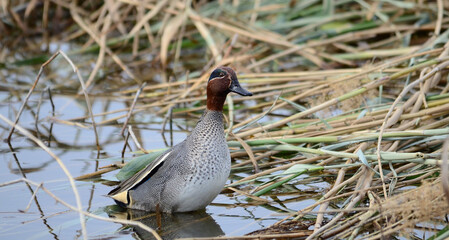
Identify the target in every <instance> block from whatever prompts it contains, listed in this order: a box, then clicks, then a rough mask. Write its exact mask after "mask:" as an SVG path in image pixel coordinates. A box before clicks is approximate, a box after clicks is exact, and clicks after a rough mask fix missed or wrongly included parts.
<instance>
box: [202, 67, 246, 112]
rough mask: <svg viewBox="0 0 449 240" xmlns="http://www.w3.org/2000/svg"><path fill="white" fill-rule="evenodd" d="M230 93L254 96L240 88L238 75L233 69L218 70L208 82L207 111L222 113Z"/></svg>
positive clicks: (221, 68)
mask: <svg viewBox="0 0 449 240" xmlns="http://www.w3.org/2000/svg"><path fill="white" fill-rule="evenodd" d="M230 92H235V93H237V94H239V95H242V96H252V95H253V94H252V93H251V92H249V91H248V90H246V89H244V88H242V87H241V86H240V83H239V81H238V79H237V75H236V74H235V72H234V70H232V68H230V67H224V66H221V67H218V68H216V69H215V70H214V71H213V72H212V73H211V75H210V77H209V81H208V82H207V109H209V110H215V111H222V110H223V104H224V101H225V100H226V95H228V93H230Z"/></svg>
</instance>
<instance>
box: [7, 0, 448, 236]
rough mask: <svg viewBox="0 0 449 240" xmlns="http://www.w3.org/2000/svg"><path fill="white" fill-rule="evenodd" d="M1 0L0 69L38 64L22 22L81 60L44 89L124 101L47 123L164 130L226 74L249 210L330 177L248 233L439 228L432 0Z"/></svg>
mask: <svg viewBox="0 0 449 240" xmlns="http://www.w3.org/2000/svg"><path fill="white" fill-rule="evenodd" d="M6 9H7V11H5V12H4V13H3V14H2V18H6V19H9V20H10V22H8V24H5V21H4V22H3V23H2V25H0V30H1V32H6V33H7V34H6V35H4V37H3V41H4V43H5V45H8V46H11V45H12V44H22V45H25V46H26V47H27V49H28V51H29V52H31V53H33V54H34V55H33V59H30V58H28V59H27V58H25V57H29V56H30V55H24V56H25V57H24V59H18V60H17V59H16V60H15V61H9V59H11V56H10V53H9V52H8V51H6V50H3V51H2V56H3V59H0V60H1V61H2V62H3V63H4V64H3V67H4V68H13V67H14V66H18V65H20V64H32V63H33V64H34V63H35V62H36V61H37V62H39V59H46V58H48V57H47V56H46V55H45V54H42V52H41V48H40V47H36V45H35V44H33V41H32V40H26V39H27V38H25V40H24V39H20V38H17V37H15V36H20V35H21V34H24V32H33V33H34V34H36V35H38V36H39V37H41V38H40V39H39V41H42V42H43V43H51V42H52V41H56V40H57V41H58V42H62V43H71V44H72V43H73V44H75V43H76V44H78V45H75V46H77V47H71V48H70V51H68V52H67V55H68V56H70V57H72V58H77V57H78V56H84V57H85V56H91V58H92V56H94V60H90V61H88V63H87V64H83V63H79V69H80V71H81V72H82V73H83V74H84V75H86V76H85V78H86V79H87V81H86V84H85V86H83V87H81V85H77V84H72V85H71V87H67V86H64V84H62V83H61V82H60V81H58V79H56V78H55V77H52V76H51V75H50V76H49V77H48V78H49V79H52V80H53V81H54V83H55V84H54V86H55V87H54V88H53V90H52V91H54V92H58V93H59V94H72V95H75V96H81V93H83V90H86V91H85V92H86V93H88V95H89V97H90V98H91V99H95V98H115V99H120V100H121V101H125V102H127V103H129V105H130V107H129V108H123V109H119V110H114V111H105V112H101V113H98V112H97V113H92V115H91V114H89V115H86V116H85V117H81V118H76V119H75V118H74V119H58V118H57V117H53V121H55V122H56V123H58V124H73V125H76V124H79V125H82V126H92V129H94V127H95V125H93V124H92V123H93V121H92V120H93V119H95V118H98V117H100V116H101V117H102V119H103V120H102V121H96V122H95V123H96V125H97V126H98V125H106V124H109V125H117V126H119V127H121V128H122V129H123V131H124V132H126V131H125V130H126V129H128V128H127V125H134V124H138V123H139V122H136V121H133V117H135V116H137V115H140V114H148V113H151V114H156V115H158V116H160V117H161V118H165V119H166V121H164V122H167V121H168V120H170V122H171V123H173V122H174V123H175V124H176V120H177V119H178V118H179V119H181V118H184V117H185V116H189V117H191V118H193V119H197V118H198V117H199V116H200V114H201V111H202V110H204V101H205V87H204V86H205V82H206V80H207V77H208V74H209V73H210V72H211V70H212V69H214V68H215V67H216V66H219V65H231V66H232V67H233V68H235V69H236V70H237V72H238V78H239V80H240V82H241V83H243V85H245V87H247V88H248V89H249V90H250V91H252V92H253V93H254V95H253V96H252V97H249V98H240V97H235V96H231V97H229V98H228V101H227V106H226V108H225V115H226V116H227V118H226V120H227V122H226V128H227V129H226V132H227V133H228V144H229V146H230V149H231V153H232V157H233V173H234V175H233V176H234V178H236V179H233V181H232V182H231V183H230V184H229V185H228V186H227V190H226V191H231V192H234V193H235V194H236V195H240V194H243V195H245V196H247V197H248V204H252V205H259V204H260V205H262V204H271V203H274V202H276V201H279V199H277V197H276V196H277V195H279V194H286V195H288V196H289V198H290V200H288V199H287V200H285V201H286V202H288V201H295V199H296V198H297V197H298V196H301V194H303V193H302V192H301V191H299V190H295V189H294V188H289V187H288V186H289V185H295V184H298V183H300V181H307V178H316V177H318V178H320V176H321V175H325V176H326V181H328V182H329V183H330V186H331V187H329V188H325V189H322V190H321V191H320V192H317V193H316V194H314V196H313V197H312V198H313V199H315V200H316V201H315V202H314V203H313V204H312V205H310V206H308V207H305V208H303V209H286V208H284V209H280V210H279V213H278V214H282V215H285V219H283V220H282V221H280V222H278V223H276V224H275V225H273V226H272V227H270V228H267V229H265V230H261V231H258V232H256V233H253V234H255V235H256V236H257V237H259V238H264V237H263V236H266V237H267V238H276V237H279V238H289V237H292V238H293V237H296V238H304V239H317V238H324V239H327V238H333V239H343V238H347V239H355V238H370V239H381V238H384V237H389V236H394V237H406V238H411V237H414V238H426V237H425V236H424V237H423V236H422V234H423V232H431V233H432V234H431V235H434V239H444V238H445V237H447V236H448V235H449V231H448V228H447V227H445V228H444V227H441V226H444V225H447V214H448V213H449V210H448V209H449V206H448V203H449V186H448V185H449V184H448V183H447V182H448V181H449V175H448V173H447V168H448V164H447V152H448V144H447V142H449V93H448V90H449V84H448V82H449V81H448V79H449V76H448V73H449V68H448V65H449V41H448V40H449V14H448V11H449V4H448V2H447V1H443V0H437V1H394V0H389V1H331V0H324V1H286V0H279V1H260V0H253V1H232V2H226V1H187V0H186V1H184V0H178V1H167V0H162V1H151V0H148V1H133V0H110V1H105V2H92V1H87V2H82V3H77V2H76V1H65V0H50V1H43V3H41V2H39V1H31V2H21V1H17V3H12V2H9V1H8V3H7V4H6ZM30 19H41V20H40V21H35V22H33V21H31V20H30ZM50 19H52V20H53V21H50ZM61 28H62V29H64V30H63V31H57V30H58V29H61ZM5 36H8V37H5ZM36 41H37V40H36ZM47 46H48V47H50V44H48V45H47ZM36 56H37V57H36ZM91 66H93V67H91ZM117 79H119V80H117ZM143 83H146V86H145V85H142V84H143ZM38 86H40V85H38ZM8 87H9V86H7V84H6V82H5V83H4V86H3V87H2V88H8ZM11 88H14V89H15V90H16V91H19V92H20V91H22V90H20V88H19V86H16V87H10V89H11ZM38 89H39V87H38ZM86 99H87V95H86ZM131 103H132V104H131ZM123 122H124V124H120V123H123ZM163 128H164V129H165V124H164V126H163ZM134 131H136V128H135V127H134ZM128 132H130V131H128ZM131 133H132V131H131ZM126 139H128V138H126ZM134 139H135V140H134V141H135V142H138V141H139V139H138V137H137V138H136V137H134ZM98 145H99V146H101V143H98ZM137 146H139V145H138V144H137ZM137 149H138V148H137ZM146 150H147V151H151V149H146ZM150 154H151V153H150ZM144 156H145V155H144ZM108 169H109V170H113V169H116V168H115V167H108ZM124 169H125V168H124ZM100 171H101V172H99V174H102V173H104V172H105V171H104V170H100ZM122 173H123V170H122ZM239 173H244V174H239ZM94 175H95V174H94ZM94 175H89V176H88V177H92V176H94ZM299 176H302V178H301V180H298V179H299V178H298V177H299ZM329 179H330V180H329ZM323 181H325V180H324V178H323ZM306 216H307V218H305V217H306ZM306 219H307V220H306ZM310 219H312V220H310ZM304 223H308V225H307V224H306V226H305V227H304V226H303V227H298V226H302V225H304ZM311 226H313V228H312V227H311ZM422 226H425V227H422ZM310 229H313V232H312V231H310ZM302 233H303V234H302ZM420 234H421V235H420ZM426 236H428V235H426ZM247 237H248V236H246V237H245V238H247Z"/></svg>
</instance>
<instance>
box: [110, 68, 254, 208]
mask: <svg viewBox="0 0 449 240" xmlns="http://www.w3.org/2000/svg"><path fill="white" fill-rule="evenodd" d="M231 92H233V93H237V94H239V95H241V96H252V93H251V92H249V91H248V90H246V89H245V88H243V87H241V86H240V83H239V81H238V79H237V75H236V73H235V71H234V70H233V69H232V68H230V67H226V66H220V67H218V68H216V69H215V70H214V71H212V73H211V74H210V77H209V80H208V81H207V100H206V110H205V111H204V113H203V115H202V116H201V118H200V120H199V121H198V123H197V125H196V127H195V128H194V129H193V130H192V131H191V133H190V134H189V135H188V136H187V138H186V139H185V140H184V141H182V142H180V143H178V144H176V145H175V146H173V147H172V148H170V149H168V150H166V151H165V152H163V153H162V154H161V155H160V156H159V157H158V158H156V159H155V160H154V161H152V162H151V163H150V164H148V165H147V166H146V167H144V168H143V169H142V170H141V171H139V172H137V173H136V174H135V175H134V176H132V177H131V178H129V179H127V180H125V181H123V182H121V183H120V184H119V185H118V186H117V187H116V188H114V189H113V190H112V191H110V192H109V193H108V196H109V197H111V198H112V199H113V200H114V201H115V202H116V203H117V204H118V205H119V206H122V207H125V208H130V209H137V210H144V211H150V212H160V211H162V212H165V213H174V212H192V211H198V210H201V209H204V208H205V207H206V206H207V205H209V204H210V203H211V202H212V201H213V200H214V199H215V197H216V196H217V195H218V194H219V193H220V192H221V190H222V189H223V187H224V185H225V183H226V181H227V180H228V177H229V173H230V170H231V155H230V152H229V148H228V145H227V142H226V139H225V133H224V124H223V105H224V102H225V100H226V96H227V95H228V94H229V93H231Z"/></svg>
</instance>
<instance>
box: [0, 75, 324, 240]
mask: <svg viewBox="0 0 449 240" xmlns="http://www.w3.org/2000/svg"><path fill="white" fill-rule="evenodd" d="M25 69H26V71H22V72H20V71H19V73H11V72H8V70H5V69H3V70H1V71H2V75H3V76H6V77H5V78H4V79H3V82H4V84H3V86H2V88H1V90H2V91H1V92H0V99H2V102H1V105H0V114H1V115H3V116H5V117H7V118H9V119H11V120H13V119H14V118H15V114H16V113H17V111H18V109H19V108H20V106H21V104H22V101H23V98H24V97H25V95H26V92H27V90H26V89H27V88H29V86H30V84H31V83H32V82H33V81H34V78H35V76H36V75H37V72H38V69H37V68H34V69H30V68H25ZM50 71H51V70H49V71H48V73H49V74H50ZM55 72H56V74H61V76H60V77H61V79H66V78H70V76H64V74H65V73H66V71H59V70H55V71H54V72H52V73H53V74H55ZM53 77H54V78H55V79H56V78H57V77H58V76H56V77H55V76H53ZM19 79H20V81H22V82H24V83H23V84H19V83H18V80H19ZM66 80H67V81H68V82H69V84H70V82H71V81H77V80H76V79H74V78H71V79H66ZM7 83H9V85H8V84H7ZM57 84H58V83H54V82H52V84H50V83H49V81H48V80H47V79H45V78H43V79H41V80H40V84H39V85H38V87H37V88H36V91H35V94H33V95H32V97H31V98H30V100H29V102H28V108H26V109H25V111H24V113H23V115H22V116H21V118H20V122H19V124H20V125H21V126H23V127H25V128H27V129H28V130H30V131H33V132H34V135H35V136H39V138H40V139H41V140H42V141H43V142H44V143H45V144H47V145H48V146H49V147H50V149H51V151H53V152H54V153H55V154H56V155H57V156H58V157H59V158H61V159H62V161H63V162H64V164H65V166H66V167H67V168H68V169H69V171H70V173H71V175H72V176H73V177H77V176H80V175H83V174H87V173H91V172H94V171H96V170H97V169H98V167H101V166H105V165H108V164H112V163H114V162H117V161H118V162H119V161H120V156H121V151H122V149H123V145H124V140H123V137H122V136H121V135H120V129H121V126H122V124H123V121H124V120H123V119H120V120H119V121H118V123H116V122H112V123H110V124H109V125H101V126H98V127H97V131H98V133H99V138H100V145H101V148H102V151H101V155H100V157H99V159H98V160H97V158H96V157H97V151H96V145H95V135H94V131H93V129H92V128H91V127H90V124H87V123H84V122H80V123H81V124H82V125H83V126H85V127H79V126H72V125H67V124H65V123H62V122H55V121H52V120H51V119H50V118H51V116H52V108H51V103H50V101H49V98H48V94H47V93H44V94H43V98H42V100H41V101H42V103H41V106H40V109H39V116H38V119H39V120H38V124H37V126H38V130H39V133H37V130H36V126H35V123H36V117H35V114H36V112H37V109H38V105H39V101H40V99H41V94H40V93H41V92H42V91H43V90H44V88H45V87H46V86H53V87H54V86H57ZM72 84H73V85H75V86H76V84H74V83H72ZM11 85H12V87H11ZM14 89H15V90H17V89H23V91H14ZM73 92H74V91H72V93H71V94H69V93H65V92H64V91H54V93H53V101H54V104H55V118H57V119H63V120H70V119H73V118H77V117H83V116H87V115H88V113H87V109H86V105H85V102H84V98H83V97H78V98H76V97H75V95H74V94H73ZM19 97H20V99H19ZM91 98H92V99H91V101H92V102H93V112H94V113H101V112H105V111H112V110H117V109H123V108H126V107H128V106H129V105H127V104H129V102H128V103H125V102H124V101H123V100H121V99H120V98H116V99H114V98H105V97H96V98H93V97H91ZM124 113H126V112H120V113H117V114H112V115H108V116H107V117H96V118H95V120H96V122H101V121H103V120H105V119H111V118H112V117H114V116H117V115H120V114H124ZM162 121H163V119H162V118H161V117H158V116H155V115H153V114H151V113H149V112H143V113H139V114H135V116H134V122H132V123H130V124H131V125H132V126H133V129H134V132H135V133H136V135H138V139H139V141H140V142H141V144H142V146H143V148H145V149H159V148H164V147H166V144H165V142H164V138H163V136H162V135H161V133H160V129H161V125H162ZM174 121H175V123H176V124H174V125H173V126H174V129H173V130H174V131H173V144H176V143H178V142H181V141H182V140H183V139H184V138H185V137H186V136H187V134H188V131H184V130H181V128H182V129H187V130H190V129H191V128H192V124H195V122H196V121H197V119H196V118H194V117H193V118H188V119H186V118H176V119H175V120H174ZM86 122H90V121H89V120H87V121H86ZM0 126H1V128H2V129H1V132H0V136H1V138H2V139H6V138H7V136H8V132H9V129H10V126H8V125H6V123H4V122H1V123H0ZM177 126H180V127H181V128H179V127H177ZM50 129H51V134H50ZM165 135H166V136H165V137H166V139H168V142H170V136H169V134H168V133H166V134H165ZM50 136H51V138H50ZM129 142H130V145H131V147H132V150H133V151H134V150H136V147H135V146H134V144H133V143H132V141H131V140H130V141H129ZM11 144H12V147H13V148H14V152H12V151H11V149H10V147H9V146H8V144H6V143H5V141H3V143H2V144H1V149H0V152H1V157H0V183H6V182H8V181H12V180H16V179H20V178H22V176H24V177H26V178H27V179H29V180H32V181H34V182H36V183H43V186H44V187H45V188H47V189H49V190H50V191H51V192H52V193H54V194H55V195H56V196H58V197H60V198H61V199H63V200H64V201H66V202H67V203H69V204H71V205H73V206H75V205H76V202H75V198H74V193H73V191H72V189H71V187H70V184H69V182H68V180H67V177H66V175H65V174H64V173H63V171H62V170H61V168H60V166H59V165H58V163H57V162H56V161H55V160H54V159H53V158H52V157H51V156H49V155H48V154H47V153H46V152H45V151H43V150H42V149H41V148H40V147H38V146H36V145H35V144H34V143H32V142H31V141H30V140H28V139H27V138H26V137H24V136H22V135H21V134H18V131H17V130H16V134H14V135H13V139H12V142H11ZM131 156H132V153H130V150H129V149H127V153H126V157H131ZM116 173H117V171H114V172H110V173H107V174H104V175H103V176H102V178H101V179H97V180H96V181H76V186H77V188H78V191H79V194H80V198H81V201H82V205H83V209H84V210H86V211H89V212H91V213H94V214H98V215H100V216H103V217H112V218H113V217H119V218H125V219H136V220H139V221H141V222H143V223H145V224H148V225H149V226H150V227H153V228H155V225H154V224H155V216H154V215H153V214H150V213H142V212H129V211H128V212H127V211H121V212H118V213H117V212H114V211H112V210H111V208H114V207H115V206H116V205H115V204H114V202H113V201H112V200H111V199H110V198H108V197H106V196H105V195H106V194H107V193H108V192H109V191H110V190H111V189H112V186H108V185H106V183H108V181H106V180H114V179H115V178H114V174H116ZM245 174H246V173H237V174H233V175H231V177H230V179H237V178H241V177H243V176H245ZM304 177H306V176H303V177H302V178H304ZM231 182H232V181H231V180H229V181H228V183H231ZM327 186H328V185H327V184H326V183H324V185H323V182H321V183H319V182H316V183H309V185H303V184H300V183H299V182H296V185H295V186H294V185H291V187H292V188H294V187H295V188H297V189H301V190H304V189H312V190H314V191H315V190H317V189H322V188H324V187H327ZM32 188H33V189H36V187H34V186H33V187H32ZM290 190H291V189H290ZM295 191H296V193H295ZM295 191H293V194H290V195H288V196H278V197H277V198H273V199H272V200H273V201H272V202H270V204H266V205H260V206H256V205H254V204H252V203H251V202H248V201H247V200H246V199H245V197H244V196H238V195H236V194H234V193H227V194H220V195H219V196H218V197H217V198H216V199H215V200H214V201H213V203H212V204H211V205H210V206H208V207H207V208H206V210H205V212H199V213H186V214H175V215H173V216H163V218H162V224H163V227H162V229H161V231H159V233H160V234H161V236H163V237H164V238H166V239H170V238H179V237H201V236H203V237H204V236H209V237H210V236H220V235H228V236H239V235H244V234H246V233H249V232H252V231H255V230H258V229H261V228H264V227H268V226H270V225H271V224H273V223H275V222H277V221H279V220H280V219H283V218H284V217H285V215H282V214H281V215H280V214H278V213H279V212H283V213H285V212H286V211H297V210H299V209H301V208H303V207H304V206H307V205H309V204H311V203H313V202H314V200H312V199H306V200H302V199H299V200H295V201H291V202H289V201H284V200H288V199H290V198H291V199H294V198H297V197H298V196H300V192H301V191H300V190H295ZM0 196H1V198H0V202H1V204H0V219H1V220H0V222H1V223H0V239H73V238H81V227H80V223H79V215H78V214H77V213H76V212H74V211H71V210H68V208H66V207H65V206H63V205H62V204H60V203H57V202H56V201H55V200H54V199H53V198H52V197H50V196H49V195H47V194H46V193H44V192H43V191H38V193H37V195H36V199H35V200H32V198H31V196H32V191H31V190H30V189H29V188H28V187H27V185H26V184H25V183H17V184H14V185H9V186H3V187H0ZM30 199H31V205H30V208H29V209H28V211H26V212H23V210H25V209H26V207H27V204H28V203H29V202H30ZM87 232H88V236H89V238H93V239H103V238H113V239H116V238H119V239H132V238H136V237H137V236H139V237H143V238H147V237H146V236H149V234H148V233H147V232H145V231H143V230H142V229H139V228H132V227H125V226H123V225H122V224H117V223H111V222H105V221H100V220H95V219H88V220H87Z"/></svg>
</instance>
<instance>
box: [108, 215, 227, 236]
mask: <svg viewBox="0 0 449 240" xmlns="http://www.w3.org/2000/svg"><path fill="white" fill-rule="evenodd" d="M110 217H115V218H120V219H128V220H134V221H139V222H141V223H143V224H145V225H147V226H149V227H151V228H153V229H155V230H157V232H158V233H159V235H160V236H161V237H162V238H163V239H175V238H196V237H216V236H221V235H224V233H223V230H222V229H221V227H220V226H219V225H218V224H217V223H216V222H215V220H214V219H213V218H212V217H211V216H210V215H209V214H208V213H206V212H205V211H204V210H202V211H197V212H189V213H173V214H164V213H163V214H161V227H160V228H158V223H157V217H156V214H155V213H152V212H145V211H139V210H133V209H126V210H123V212H115V213H113V214H110ZM133 231H134V232H135V233H136V235H137V237H138V239H155V238H154V236H153V234H151V233H149V232H147V231H145V230H144V229H142V228H139V227H134V228H133Z"/></svg>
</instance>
